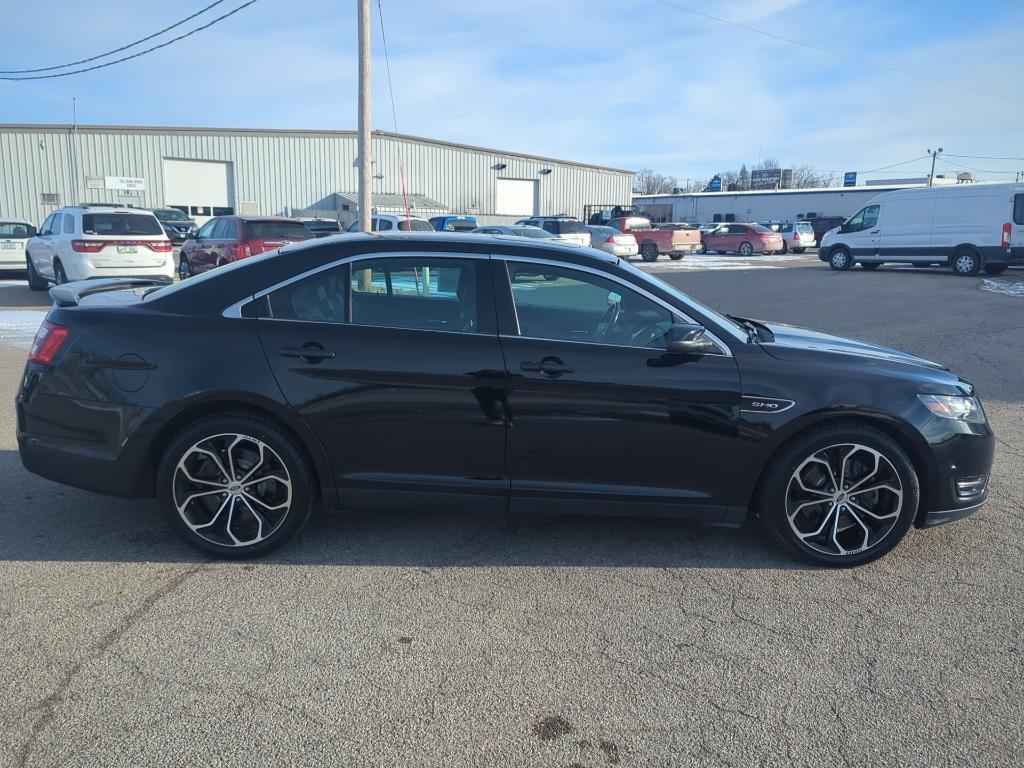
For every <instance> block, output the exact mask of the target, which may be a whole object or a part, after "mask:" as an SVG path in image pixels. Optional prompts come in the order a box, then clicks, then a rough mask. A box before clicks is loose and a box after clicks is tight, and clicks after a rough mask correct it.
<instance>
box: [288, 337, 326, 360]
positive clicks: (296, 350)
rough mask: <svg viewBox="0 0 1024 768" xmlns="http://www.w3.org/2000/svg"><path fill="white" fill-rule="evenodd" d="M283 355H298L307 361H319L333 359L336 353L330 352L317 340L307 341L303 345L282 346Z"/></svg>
mask: <svg viewBox="0 0 1024 768" xmlns="http://www.w3.org/2000/svg"><path fill="white" fill-rule="evenodd" d="M280 354H281V357H298V358H301V359H303V360H305V361H306V362H307V363H319V362H320V361H321V360H324V359H333V357H334V353H333V352H328V351H327V350H326V349H324V348H323V346H322V345H320V344H317V343H316V342H315V341H307V342H306V343H305V344H303V345H302V346H301V347H281V352H280Z"/></svg>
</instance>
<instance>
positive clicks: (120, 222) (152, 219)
mask: <svg viewBox="0 0 1024 768" xmlns="http://www.w3.org/2000/svg"><path fill="white" fill-rule="evenodd" d="M82 233H83V234H86V235H114V236H117V235H162V234H163V233H164V228H163V227H161V226H160V222H159V221H157V220H156V216H154V215H152V214H141V213H84V214H82Z"/></svg>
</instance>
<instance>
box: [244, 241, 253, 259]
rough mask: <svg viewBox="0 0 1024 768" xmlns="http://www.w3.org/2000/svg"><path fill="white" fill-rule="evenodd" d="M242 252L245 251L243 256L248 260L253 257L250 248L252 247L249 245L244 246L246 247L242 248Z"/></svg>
mask: <svg viewBox="0 0 1024 768" xmlns="http://www.w3.org/2000/svg"><path fill="white" fill-rule="evenodd" d="M242 250H243V253H242V255H243V257H244V258H246V259H247V258H249V257H250V256H252V248H250V247H249V244H248V243H246V244H245V245H244V246H243V247H242Z"/></svg>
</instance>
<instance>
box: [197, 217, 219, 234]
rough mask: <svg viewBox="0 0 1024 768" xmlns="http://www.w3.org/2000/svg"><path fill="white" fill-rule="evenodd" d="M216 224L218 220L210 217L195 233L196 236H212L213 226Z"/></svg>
mask: <svg viewBox="0 0 1024 768" xmlns="http://www.w3.org/2000/svg"><path fill="white" fill-rule="evenodd" d="M217 224H218V222H217V220H216V219H210V220H209V221H208V222H206V223H205V224H203V226H201V227H200V228H199V232H197V233H196V237H213V228H214V227H215V226H217Z"/></svg>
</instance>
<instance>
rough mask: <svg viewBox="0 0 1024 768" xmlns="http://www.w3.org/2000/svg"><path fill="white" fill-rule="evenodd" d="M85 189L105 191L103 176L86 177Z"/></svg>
mask: <svg viewBox="0 0 1024 768" xmlns="http://www.w3.org/2000/svg"><path fill="white" fill-rule="evenodd" d="M85 188H86V189H103V177H102V176H86V177H85Z"/></svg>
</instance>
